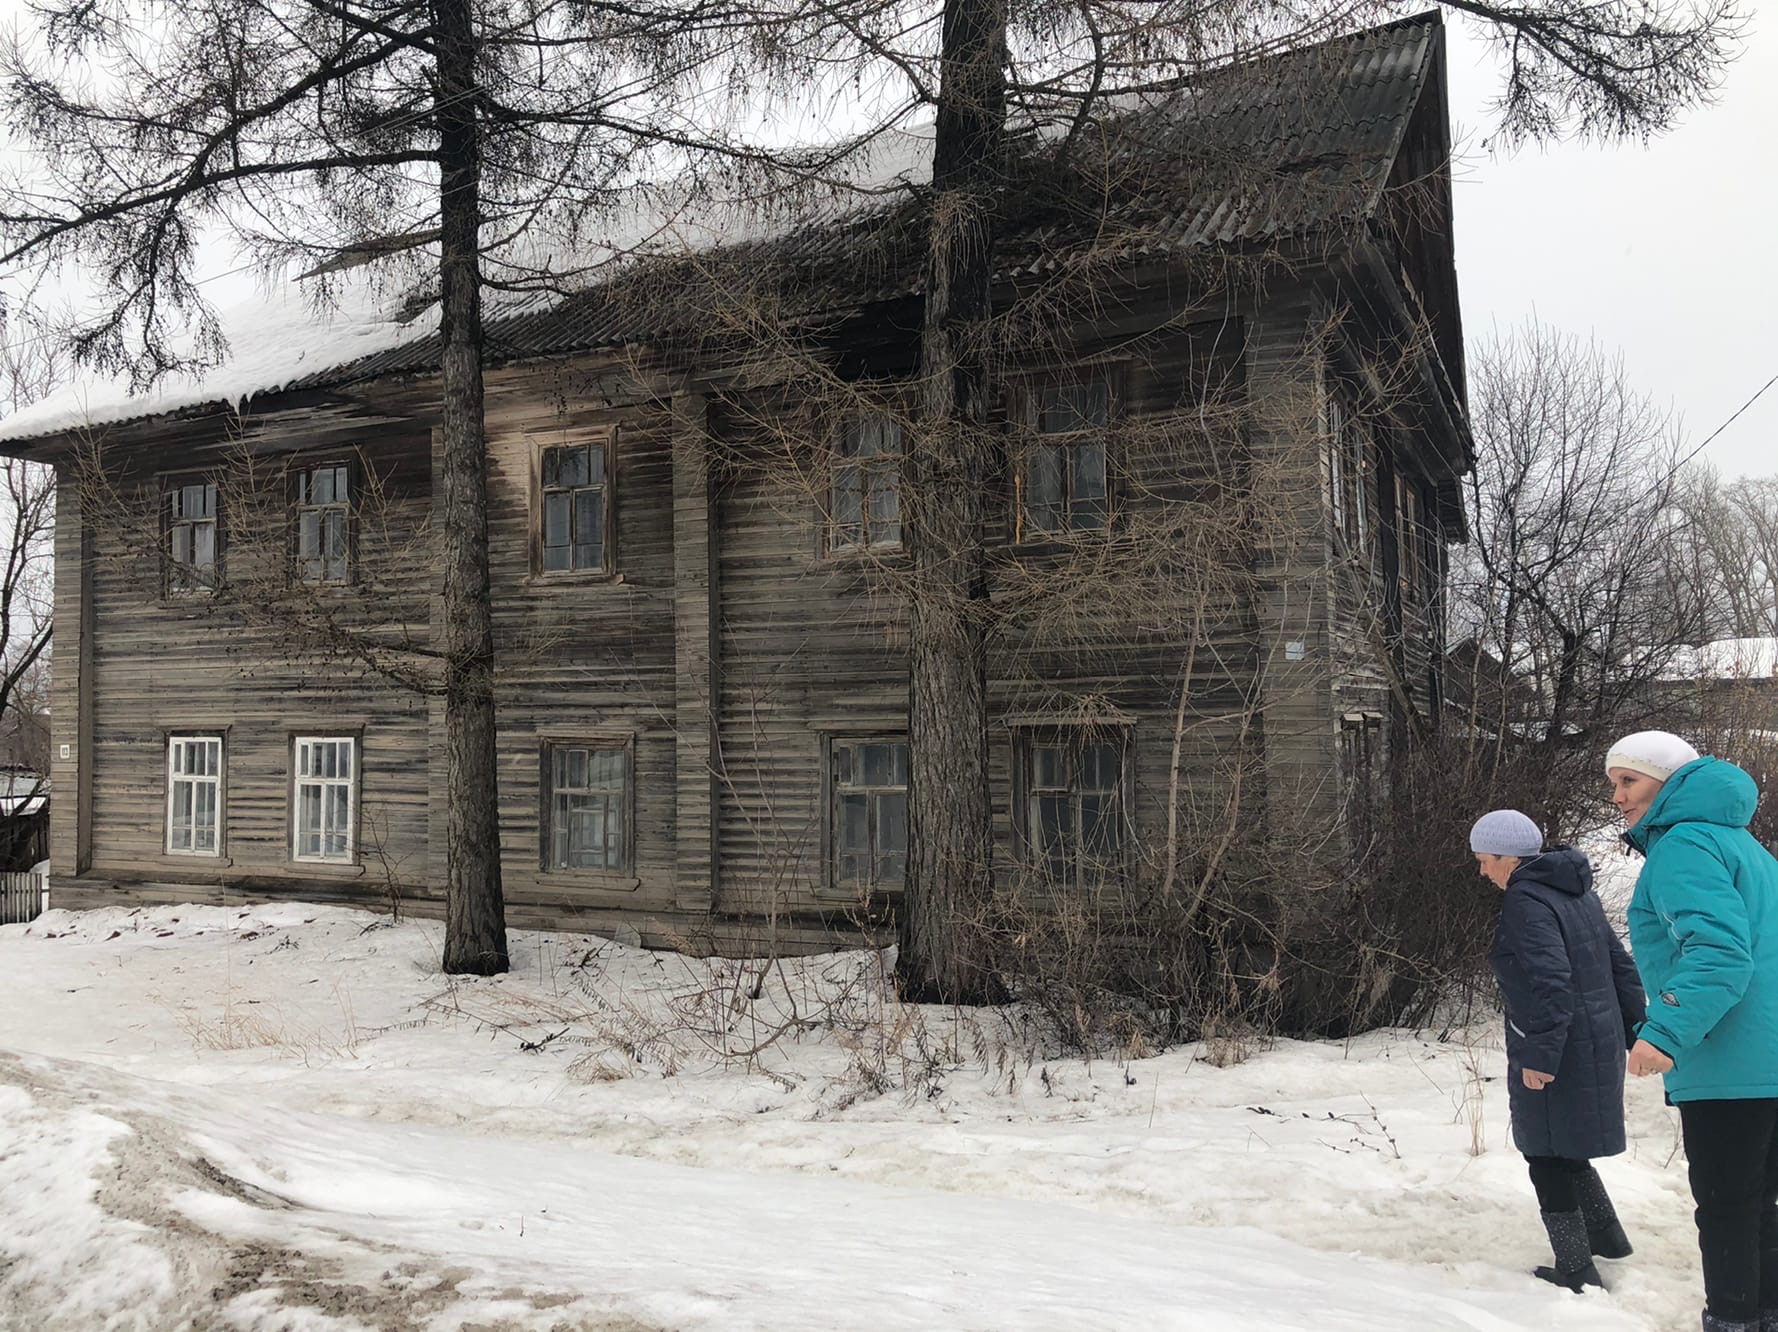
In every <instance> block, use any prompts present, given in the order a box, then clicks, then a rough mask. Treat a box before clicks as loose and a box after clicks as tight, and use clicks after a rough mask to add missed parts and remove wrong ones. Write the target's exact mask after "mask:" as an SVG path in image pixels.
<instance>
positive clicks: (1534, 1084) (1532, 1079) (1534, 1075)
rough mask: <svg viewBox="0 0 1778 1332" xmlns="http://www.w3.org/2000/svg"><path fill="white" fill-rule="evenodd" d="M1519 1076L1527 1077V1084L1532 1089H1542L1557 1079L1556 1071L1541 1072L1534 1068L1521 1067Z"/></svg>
mask: <svg viewBox="0 0 1778 1332" xmlns="http://www.w3.org/2000/svg"><path fill="white" fill-rule="evenodd" d="M1519 1076H1520V1077H1522V1078H1523V1079H1525V1085H1526V1086H1527V1087H1529V1088H1531V1090H1532V1091H1542V1090H1543V1089H1544V1088H1545V1087H1547V1086H1549V1085H1550V1083H1552V1082H1554V1081H1555V1080H1556V1075H1555V1074H1554V1073H1539V1072H1538V1071H1537V1070H1536V1069H1534V1068H1526V1069H1521V1070H1520V1071H1519Z"/></svg>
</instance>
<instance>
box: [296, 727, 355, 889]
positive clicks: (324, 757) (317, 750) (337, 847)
mask: <svg viewBox="0 0 1778 1332" xmlns="http://www.w3.org/2000/svg"><path fill="white" fill-rule="evenodd" d="M357 757H358V742H357V741H356V740H355V739H354V738H353V737H351V736H298V737H297V739H296V781H295V790H294V792H293V794H294V797H295V801H294V803H295V810H294V812H293V814H292V819H291V823H292V829H291V836H292V841H293V844H294V849H295V855H296V859H298V860H322V861H350V860H352V859H353V858H354V857H355V856H356V855H357V849H356V839H357V831H358V830H357V822H356V819H357V791H358V771H357V769H358V763H357Z"/></svg>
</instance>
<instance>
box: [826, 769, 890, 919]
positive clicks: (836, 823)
mask: <svg viewBox="0 0 1778 1332" xmlns="http://www.w3.org/2000/svg"><path fill="white" fill-rule="evenodd" d="M828 761H829V765H830V767H829V771H830V775H831V782H830V785H831V787H832V791H833V809H832V826H831V835H830V837H829V845H830V847H831V848H832V853H831V864H830V867H829V868H830V871H831V882H832V884H833V886H834V887H835V888H838V889H843V890H845V891H847V892H852V893H857V894H868V893H871V892H875V891H878V890H880V889H885V888H892V889H899V888H900V887H901V885H902V881H903V879H904V878H906V876H907V859H908V745H907V741H906V740H902V739H868V740H862V739H841V738H835V739H834V740H832V741H831V742H830V748H829V750H828Z"/></svg>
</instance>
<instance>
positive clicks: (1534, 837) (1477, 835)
mask: <svg viewBox="0 0 1778 1332" xmlns="http://www.w3.org/2000/svg"><path fill="white" fill-rule="evenodd" d="M1469 849H1470V850H1471V851H1474V852H1475V853H1476V854H1477V855H1483V856H1517V857H1518V858H1519V859H1520V860H1526V859H1529V858H1530V857H1532V856H1541V855H1542V854H1543V829H1541V828H1539V827H1538V826H1537V825H1536V824H1535V823H1533V822H1532V821H1531V820H1530V818H1528V817H1527V816H1526V815H1524V814H1521V813H1519V811H1518V810H1516V809H1492V810H1489V811H1488V812H1487V813H1486V814H1484V815H1482V817H1481V818H1479V819H1477V820H1476V821H1475V826H1474V827H1472V828H1471V829H1470V830H1469Z"/></svg>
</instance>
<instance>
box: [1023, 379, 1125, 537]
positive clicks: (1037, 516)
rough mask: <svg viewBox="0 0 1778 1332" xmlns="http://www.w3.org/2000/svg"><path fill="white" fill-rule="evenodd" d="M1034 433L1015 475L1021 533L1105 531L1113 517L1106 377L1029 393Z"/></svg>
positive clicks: (1053, 386) (1035, 535) (1031, 425)
mask: <svg viewBox="0 0 1778 1332" xmlns="http://www.w3.org/2000/svg"><path fill="white" fill-rule="evenodd" d="M1028 411H1029V414H1030V427H1031V430H1032V433H1033V435H1034V438H1032V439H1031V440H1030V441H1029V443H1028V444H1027V445H1026V447H1025V448H1024V449H1023V450H1022V452H1021V455H1020V461H1019V470H1018V477H1017V482H1016V485H1017V490H1018V499H1019V512H1018V538H1019V540H1021V541H1038V540H1042V539H1043V538H1045V537H1048V536H1056V535H1060V534H1063V533H1067V532H1094V531H1103V530H1104V529H1105V527H1106V526H1107V524H1108V523H1109V521H1110V514H1111V504H1110V494H1109V492H1108V489H1107V485H1106V473H1105V428H1106V425H1107V423H1108V422H1109V420H1110V412H1111V391H1110V387H1109V385H1107V384H1106V382H1105V381H1104V380H1103V379H1097V380H1091V379H1090V380H1083V381H1080V382H1077V383H1058V384H1050V385H1046V386H1044V387H1041V388H1038V389H1035V390H1033V391H1032V393H1031V397H1030V402H1029V407H1028Z"/></svg>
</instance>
